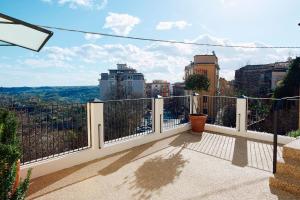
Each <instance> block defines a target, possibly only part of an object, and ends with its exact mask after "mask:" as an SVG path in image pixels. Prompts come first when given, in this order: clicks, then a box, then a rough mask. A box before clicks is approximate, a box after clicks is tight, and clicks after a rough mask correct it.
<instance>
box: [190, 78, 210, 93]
mask: <svg viewBox="0 0 300 200" xmlns="http://www.w3.org/2000/svg"><path fill="white" fill-rule="evenodd" d="M209 85H210V82H209V79H208V78H207V76H205V75H203V74H193V75H190V76H189V77H188V78H187V79H186V81H185V88H186V89H187V90H193V91H195V92H201V91H203V90H204V91H208V88H209Z"/></svg>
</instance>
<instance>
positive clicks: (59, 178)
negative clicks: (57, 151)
mask: <svg viewBox="0 0 300 200" xmlns="http://www.w3.org/2000/svg"><path fill="white" fill-rule="evenodd" d="M154 144H156V142H151V143H147V144H144V145H141V146H138V147H134V148H132V149H129V150H126V151H122V152H120V153H116V154H113V155H110V156H107V157H104V158H100V159H96V160H93V161H90V162H87V163H83V164H80V165H77V166H74V167H71V168H67V169H63V170H60V171H57V172H55V173H52V174H49V175H45V176H42V177H39V178H36V179H32V180H31V183H30V187H29V191H28V195H27V196H28V197H29V199H35V198H37V197H40V196H43V195H45V194H48V193H51V192H54V191H57V190H60V189H63V188H65V187H68V186H71V185H74V184H76V183H79V182H82V181H85V180H87V179H90V178H93V177H95V176H99V175H103V176H106V175H109V174H111V173H114V172H116V171H118V170H119V169H120V168H122V167H123V166H125V165H126V164H128V163H130V162H132V161H134V160H136V159H139V158H142V157H145V156H147V155H150V154H153V153H155V152H157V151H160V150H162V149H164V148H167V147H168V146H164V145H157V146H156V147H153V145H154ZM152 147H153V148H152ZM147 150H148V151H147ZM115 158H117V159H116V160H115ZM80 170H83V171H84V172H83V173H82V172H79V171H80ZM78 172H79V173H78ZM67 177H68V178H67Z"/></svg>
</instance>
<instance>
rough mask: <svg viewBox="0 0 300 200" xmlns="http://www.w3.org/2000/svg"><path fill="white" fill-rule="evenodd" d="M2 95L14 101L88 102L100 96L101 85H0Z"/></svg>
mask: <svg viewBox="0 0 300 200" xmlns="http://www.w3.org/2000/svg"><path fill="white" fill-rule="evenodd" d="M0 95H1V96H6V97H9V98H10V101H12V102H22V101H25V102H28V101H33V102H47V103H51V102H55V103H59V102H61V103H86V102H88V101H89V100H92V99H95V98H98V97H99V87H98V86H76V87H75V86H74V87H13V88H3V87H0Z"/></svg>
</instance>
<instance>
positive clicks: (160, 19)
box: [0, 0, 300, 87]
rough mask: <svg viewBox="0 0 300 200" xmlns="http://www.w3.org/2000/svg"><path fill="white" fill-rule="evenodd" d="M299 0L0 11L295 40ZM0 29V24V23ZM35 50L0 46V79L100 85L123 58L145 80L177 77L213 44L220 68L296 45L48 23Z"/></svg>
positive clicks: (56, 1) (35, 1)
mask: <svg viewBox="0 0 300 200" xmlns="http://www.w3.org/2000/svg"><path fill="white" fill-rule="evenodd" d="M299 7H300V1H299V0H285V1H282V0H264V1H261V0H210V1H208V0H207V1H204V0H184V1H179V0H177V1H175V0H163V1H162V0H151V1H141V0H126V1H120V0H23V1H20V0H1V1H0V13H3V14H6V15H9V16H12V17H14V18H18V19H21V20H23V21H27V22H29V23H32V24H38V25H48V26H56V27H64V28H72V29H80V30H85V31H94V32H102V33H109V34H118V35H123V36H136V37H146V38H156V39H166V40H177V41H187V42H197V43H211V44H227V45H247V46H300V27H299V26H298V25H297V24H298V23H299V22H300V16H299V15H300V14H299ZM0 31H1V30H0ZM53 32H54V35H53V37H52V38H51V39H50V40H49V42H48V43H47V44H46V46H45V47H44V48H43V49H42V50H41V51H40V52H33V51H29V50H26V49H22V48H18V47H0V87H1V86H2V87H15V86H18V87H21V86H80V85H98V79H99V78H100V77H99V74H100V73H103V72H107V70H108V69H111V68H115V67H116V64H117V63H127V64H128V65H129V66H131V67H133V68H136V69H137V70H138V71H139V72H142V73H144V75H145V78H146V80H147V81H148V82H149V81H152V80H154V79H164V80H168V81H170V82H171V83H174V82H177V81H183V76H184V67H185V66H186V65H188V64H189V63H190V61H191V60H193V56H194V55H196V54H209V53H211V52H212V51H215V53H216V55H217V56H218V58H219V65H220V68H221V69H220V75H221V76H222V77H224V78H226V79H227V80H232V79H233V78H234V71H235V70H236V69H238V68H240V67H242V66H245V65H246V64H263V63H272V62H277V61H285V60H287V58H288V57H289V56H292V57H295V56H298V55H300V50H295V49H241V48H221V47H205V46H193V45H182V44H168V43H158V42H147V41H135V40H129V39H120V38H109V37H105V36H99V35H91V34H81V33H70V32H63V31H57V30H53Z"/></svg>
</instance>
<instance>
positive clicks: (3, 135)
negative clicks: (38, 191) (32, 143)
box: [0, 109, 30, 200]
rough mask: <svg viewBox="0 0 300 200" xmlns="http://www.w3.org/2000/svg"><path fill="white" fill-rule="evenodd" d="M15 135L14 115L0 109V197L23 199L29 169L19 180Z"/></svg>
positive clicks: (17, 146) (18, 155)
mask: <svg viewBox="0 0 300 200" xmlns="http://www.w3.org/2000/svg"><path fill="white" fill-rule="evenodd" d="M20 146H21V145H20V142H19V139H18V136H17V121H16V118H15V116H14V115H13V114H12V113H11V112H9V111H7V110H3V109H0V157H1V159H0V199H1V200H2V199H3V200H13V199H18V200H19V199H20V200H22V199H25V195H26V192H27V190H28V187H29V178H30V171H29V172H28V173H27V177H26V179H25V180H24V181H20V158H21V147H20Z"/></svg>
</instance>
